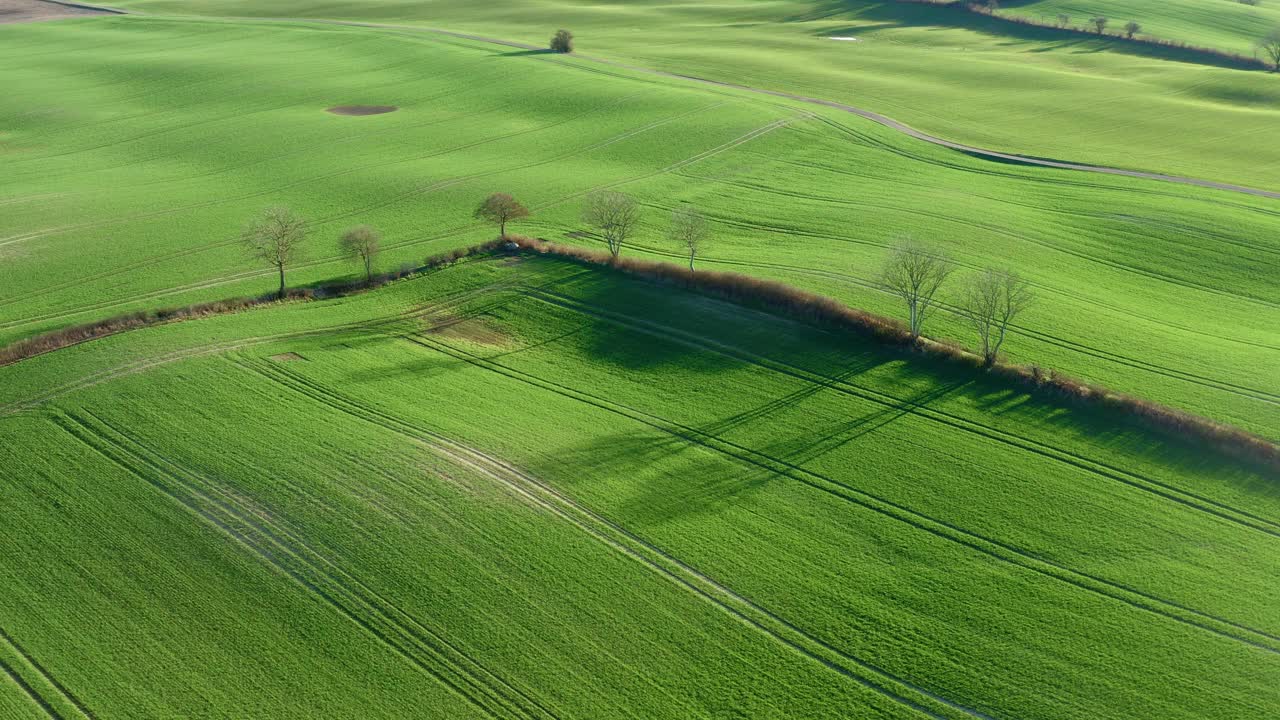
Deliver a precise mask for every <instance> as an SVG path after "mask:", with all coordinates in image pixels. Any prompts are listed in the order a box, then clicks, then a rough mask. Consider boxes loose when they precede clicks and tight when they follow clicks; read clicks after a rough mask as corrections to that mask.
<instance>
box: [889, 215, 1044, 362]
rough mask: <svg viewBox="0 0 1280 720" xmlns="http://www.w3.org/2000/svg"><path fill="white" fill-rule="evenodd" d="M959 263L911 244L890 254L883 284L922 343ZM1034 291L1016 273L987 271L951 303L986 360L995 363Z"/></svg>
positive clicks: (970, 283)
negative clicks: (903, 308)
mask: <svg viewBox="0 0 1280 720" xmlns="http://www.w3.org/2000/svg"><path fill="white" fill-rule="evenodd" d="M955 270H956V264H955V263H954V262H953V261H952V260H951V259H949V258H948V257H946V256H945V255H943V254H942V253H940V252H937V251H934V250H932V249H930V248H928V247H926V246H924V245H922V244H920V243H917V242H915V241H912V240H906V241H903V242H902V243H900V244H899V245H898V246H897V247H895V248H894V249H893V252H892V253H890V255H889V259H888V260H887V261H886V262H885V265H884V268H883V269H882V270H881V273H880V284H881V286H882V287H883V288H884V289H885V290H888V291H889V292H890V293H892V294H894V295H896V296H898V297H899V298H900V299H901V300H902V301H903V303H905V304H906V306H907V326H908V328H909V329H910V331H911V337H912V338H919V337H920V335H921V332H922V331H923V328H924V322H925V320H927V319H928V318H929V316H930V315H931V314H932V313H933V311H934V310H935V309H936V308H937V306H938V304H939V303H940V302H941V297H940V295H939V291H940V290H941V289H942V286H943V285H945V284H946V283H947V280H948V279H949V278H950V277H951V275H952V273H954V272H955ZM1033 297H1034V295H1033V294H1032V292H1031V286H1030V284H1028V283H1027V281H1026V280H1024V279H1022V278H1021V277H1020V276H1019V275H1018V274H1017V273H1015V272H1013V271H1011V270H1002V269H997V268H987V269H986V270H983V271H981V272H979V273H978V274H976V275H974V276H972V277H970V278H969V279H968V281H967V282H966V283H965V285H964V287H963V289H962V290H961V291H960V293H959V294H958V295H957V296H956V297H955V298H954V299H953V300H952V302H951V304H952V305H953V306H954V307H955V310H956V312H957V313H958V314H959V315H960V317H961V318H963V319H964V321H965V323H966V324H967V325H969V327H971V328H972V329H973V330H974V332H975V333H976V334H977V336H978V348H979V350H980V351H981V353H982V360H983V362H984V363H986V364H987V365H988V366H990V365H993V364H995V361H996V358H997V357H998V356H999V353H1000V347H1001V346H1002V345H1004V340H1005V336H1006V335H1007V334H1008V332H1009V326H1010V325H1011V324H1012V323H1013V319H1014V318H1016V317H1017V316H1018V315H1019V314H1021V313H1022V312H1023V311H1024V310H1026V309H1027V306H1028V305H1030V304H1031V301H1032V299H1033Z"/></svg>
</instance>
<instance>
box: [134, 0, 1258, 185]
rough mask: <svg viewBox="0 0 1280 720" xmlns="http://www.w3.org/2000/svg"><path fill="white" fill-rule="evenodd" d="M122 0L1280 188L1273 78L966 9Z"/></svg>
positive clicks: (580, 0) (753, 1)
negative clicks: (586, 58) (621, 70)
mask: <svg viewBox="0 0 1280 720" xmlns="http://www.w3.org/2000/svg"><path fill="white" fill-rule="evenodd" d="M1220 2H1221V3H1222V4H1224V5H1227V4H1228V0H1220ZM118 4H119V5H121V6H122V7H125V8H127V9H130V10H136V11H141V12H152V13H159V14H166V13H182V14H186V13H202V14H207V15H211V16H245V15H248V16H268V17H281V18H283V17H289V18H296V17H312V18H337V19H353V20H363V21H371V22H381V23H393V24H416V25H423V26H430V27H442V28H447V29H451V30H464V31H468V32H474V33H478V34H482V35H486V36H491V37H499V38H506V39H511V40H520V41H524V42H530V43H538V44H542V43H545V42H547V39H548V38H549V37H550V35H551V33H552V32H553V31H554V29H555V28H558V27H567V28H569V29H571V30H573V31H574V32H575V33H576V34H577V36H578V48H579V50H580V51H581V52H582V53H584V54H588V55H593V56H599V57H604V58H610V59H616V60H622V61H628V62H632V63H635V64H639V65H643V66H647V67H654V68H660V69H663V70H668V71H671V72H677V73H685V74H692V75H698V76H702V77H712V78H717V79H721V80H728V81H732V82H737V83H741V84H746V85H752V86H757V87H767V88H773V89H778V90H785V91H789V92H796V93H802V94H806V95H810V96H814V97H821V98H825V99H828V100H835V101H841V102H847V103H850V104H853V105H857V106H860V107H866V108H868V109H871V110H875V111H878V112H881V113H883V114H886V115H889V116H891V117H894V118H896V119H898V120H901V121H903V122H906V123H908V124H910V125H913V126H915V127H918V128H920V129H922V130H925V131H928V132H931V133H934V134H936V135H940V136H942V137H946V138H949V139H952V140H957V141H960V142H964V143H968V144H971V145H976V146H979V147H990V148H995V149H1000V150H1005V151H1010V152H1017V153H1022V154H1026V155H1033V156H1038V157H1050V158H1059V159H1066V160H1073V161H1078V162H1088V163H1093V164H1101V165H1110V166H1115V167H1125V168H1135V169H1142V170H1152V171H1157V172H1164V173H1172V174H1181V175H1188V176H1193V177H1202V178H1209V179H1213V180H1218V181H1223V182H1235V183H1237V184H1242V185H1251V186H1255V187H1262V188H1266V189H1272V190H1275V189H1280V174H1278V173H1277V172H1276V170H1275V168H1276V167H1277V166H1278V161H1280V150H1276V149H1275V148H1274V144H1273V143H1268V142H1266V139H1267V138H1268V137H1269V136H1270V135H1271V133H1272V129H1273V128H1274V127H1276V125H1277V123H1278V122H1280V81H1278V78H1277V77H1275V76H1273V75H1268V74H1266V73H1262V72H1245V71H1240V70H1230V69H1224V68H1217V67H1211V66H1207V65H1204V64H1202V62H1203V58H1195V59H1192V60H1190V61H1171V60H1170V59H1168V55H1169V53H1167V52H1165V51H1160V50H1151V49H1144V48H1142V47H1135V46H1133V45H1132V44H1129V43H1123V42H1115V41H1108V40H1097V39H1092V38H1087V37H1080V36H1078V35H1070V34H1063V33H1059V32H1057V31H1052V30H1044V29H1039V28H1030V27H1021V26H1017V25H1014V24H1012V23H1008V22H1004V21H1001V20H999V19H994V18H988V17H984V16H980V15H975V14H973V13H968V12H964V11H960V10H950V9H947V8H939V7H933V6H928V5H919V4H904V3H899V2H892V1H890V2H869V1H867V0H834V1H831V0H781V1H776V2H758V1H757V0H734V1H732V2H716V3H704V2H696V1H690V0H685V1H684V2H667V1H666V0H663V1H662V2H657V1H655V0H641V1H639V2H626V3H604V2H599V1H598V0H511V1H510V2H503V3H488V4H477V3H474V2H469V1H462V0H432V1H430V2H422V1H419V0H379V1H378V2H350V1H341V0H333V1H329V2H316V0H273V2H270V3H262V2H257V1H256V0H194V1H190V0H180V1H175V0H122V1H121V2H120V3H118ZM1264 6H1265V2H1264ZM1152 22H1155V18H1152ZM832 36H836V37H856V38H858V39H859V40H860V42H833V41H831V40H829V39H828V38H829V37H832Z"/></svg>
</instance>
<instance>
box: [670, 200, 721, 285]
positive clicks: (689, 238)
mask: <svg viewBox="0 0 1280 720" xmlns="http://www.w3.org/2000/svg"><path fill="white" fill-rule="evenodd" d="M669 234H670V237H671V240H672V241H673V242H675V243H676V244H677V245H679V246H680V248H681V249H683V250H684V252H685V253H686V254H688V256H689V271H690V272H693V260H694V258H696V257H697V256H698V253H699V252H701V251H702V245H703V243H704V242H706V240H707V236H708V235H710V234H711V228H710V226H708V225H707V218H706V217H704V216H703V214H702V213H700V212H698V211H697V210H695V209H694V208H691V207H687V206H686V207H682V208H680V209H678V210H676V211H675V212H673V213H671V230H670V231H669Z"/></svg>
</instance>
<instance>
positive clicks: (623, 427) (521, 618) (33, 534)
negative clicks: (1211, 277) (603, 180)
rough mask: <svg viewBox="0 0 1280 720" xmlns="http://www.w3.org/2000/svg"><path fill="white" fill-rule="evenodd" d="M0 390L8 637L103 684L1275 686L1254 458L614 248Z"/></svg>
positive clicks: (1183, 714)
mask: <svg viewBox="0 0 1280 720" xmlns="http://www.w3.org/2000/svg"><path fill="white" fill-rule="evenodd" d="M778 337H786V338H787V339H788V342H787V343H785V344H779V343H778V342H777V340H776V339H777V338H778ZM0 394H2V395H0V425H2V426H3V431H4V433H5V437H6V438H9V439H10V440H9V442H6V443H5V445H4V447H3V451H0V452H3V461H2V462H0V468H2V469H0V478H3V480H4V484H5V486H6V487H7V488H8V489H7V491H6V493H5V495H4V499H3V503H4V505H3V512H4V515H5V517H6V518H8V519H9V520H10V522H6V523H4V524H3V525H0V535H3V542H4V543H5V545H6V547H10V548H15V549H16V551H15V552H9V553H5V554H4V555H3V557H2V558H0V577H3V578H4V582H5V586H6V587H7V588H9V592H6V593H4V594H3V595H2V596H0V613H2V616H3V617H5V618H6V621H5V625H4V627H5V631H6V632H7V633H8V634H10V635H11V636H12V637H13V638H15V639H20V641H19V642H20V646H21V650H20V653H21V654H18V650H17V648H8V649H7V650H6V651H7V652H8V653H10V655H9V657H12V658H15V660H14V661H13V662H10V663H7V664H8V665H9V666H10V667H14V668H16V672H15V674H16V675H17V676H18V677H22V678H24V679H25V681H26V682H28V684H30V685H31V686H33V687H37V688H40V689H39V690H38V693H39V694H41V695H43V696H44V697H47V698H48V701H49V702H51V703H52V702H60V703H64V704H74V703H79V705H80V708H81V710H80V711H81V712H93V713H96V714H97V716H99V717H106V716H112V715H117V714H120V713H123V712H127V711H130V710H133V711H138V710H139V709H141V710H142V711H144V712H145V714H154V715H165V714H180V715H185V714H189V713H190V712H191V711H192V708H196V709H198V711H199V712H200V714H206V713H207V714H208V715H211V716H213V715H226V716H236V715H241V714H245V713H249V714H255V715H257V714H268V715H269V714H275V713H284V714H288V715H290V716H292V717H304V716H313V715H314V716H324V717H340V716H353V715H356V714H362V713H363V714H365V716H368V715H384V714H397V713H406V712H411V711H412V709H414V708H424V707H431V708H433V709H436V710H438V711H439V712H440V713H441V714H442V715H444V716H449V717H467V716H469V714H475V715H484V714H488V715H491V716H497V717H508V716H511V717H520V716H536V717H542V716H556V717H603V716H621V715H635V716H649V717H653V716H673V715H678V716H682V717H695V716H725V715H730V714H732V715H735V716H750V717H761V716H781V715H791V716H804V717H825V716H830V717H850V716H856V717H873V716H874V717H879V716H884V717H925V716H927V714H933V715H934V716H937V717H948V718H951V717H954V718H966V717H1019V718H1090V719H1096V718H1131V717H1152V716H1159V717H1165V718H1203V717H1217V718H1257V717H1262V716H1265V715H1266V714H1267V713H1268V711H1269V709H1274V708H1275V707H1277V704H1278V703H1280V695H1278V694H1277V688H1280V684H1278V683H1276V682H1275V680H1276V679H1277V677H1280V660H1277V653H1278V652H1280V612H1277V609H1276V606H1275V604H1274V603H1273V602H1271V597H1272V594H1273V593H1272V591H1273V589H1274V587H1275V583H1276V582H1277V579H1278V578H1277V577H1276V567H1277V563H1276V561H1277V559H1278V558H1277V550H1276V548H1277V545H1276V540H1277V536H1278V535H1280V496H1278V495H1277V493H1276V491H1275V486H1274V483H1273V482H1272V481H1271V480H1268V479H1267V478H1264V477H1261V476H1258V475H1255V474H1253V473H1252V472H1250V471H1248V470H1247V469H1245V468H1242V467H1239V466H1235V465H1232V464H1230V463H1226V462H1223V461H1219V460H1215V459H1213V458H1212V457H1207V456H1205V455H1204V454H1203V453H1200V452H1197V451H1195V450H1194V449H1192V448H1185V447H1180V446H1178V445H1177V444H1170V443H1169V442H1168V441H1164V440H1159V439H1156V438H1154V437H1150V436H1147V435H1145V434H1144V433H1143V432H1141V431H1140V430H1138V429H1136V428H1134V427H1129V426H1126V425H1123V424H1116V422H1115V421H1112V420H1108V419H1107V418H1105V417H1101V416H1097V415H1095V414H1091V413H1089V412H1087V411H1082V410H1078V409H1076V410H1073V409H1069V408H1066V407H1056V406H1053V405H1047V404H1044V403H1043V402H1041V401H1035V400H1032V399H1031V398H1028V397H1025V396H1020V395H1018V394H1015V393H1010V392H1008V391H1007V390H1006V389H1003V388H1001V387H1000V386H999V384H998V383H995V382H988V381H986V380H983V379H982V378H981V377H979V376H975V375H973V374H972V373H971V372H961V371H958V370H955V369H950V370H949V369H947V368H945V367H935V366H931V365H928V364H922V363H921V362H920V361H919V360H917V359H910V360H907V359H904V358H902V357H898V356H895V355H893V354H886V353H885V352H883V351H880V350H877V349H876V348H875V347H871V346H866V345H864V344H861V343H860V342H858V341H855V340H851V339H849V338H848V337H842V336H838V335H833V334H830V333H828V332H825V331H821V330H817V329H812V328H808V327H806V326H803V325H797V324H795V323H793V322H790V321H786V320H782V319H779V318H776V317H773V316H769V315H763V314H760V313H758V312H754V311H749V310H744V309H742V308H740V307H736V306H733V305H729V304H725V303H722V302H718V301H712V300H709V299H706V298H702V297H699V296H696V295H691V294H688V293H683V292H679V291H674V290H672V289H671V288H669V287H663V286H656V285H650V284H646V283H643V282H640V281H635V280H627V279H623V278H621V277H620V276H617V275H614V274H612V273H610V272H608V271H603V270H589V269H584V268H581V267H580V266H577V265H573V264H570V263H567V262H565V261H559V260H552V259H541V258H530V259H526V260H523V261H511V260H504V259H494V260H482V261H474V262H470V263H464V264H462V265H459V266H455V267H452V268H448V269H444V270H441V271H438V272H435V273H432V274H429V275H427V276H425V277H423V278H422V279H418V280H412V281H404V282H400V283H397V284H395V285H393V286H390V287H389V288H387V289H384V290H380V291H377V292H374V293H369V294H365V295H361V296H356V297H352V298H347V299H344V300H340V301H326V302H318V303H310V304H294V305H286V306H279V307H275V308H265V309H259V310H254V311H251V312H247V313H243V314H238V315H232V316H223V317H216V318H211V319H207V320H201V321H194V322H188V323H182V324H177V325H169V326H162V327H159V328H154V329H148V330H143V331H137V332H134V333H126V334H124V335H118V336H114V337H111V338H107V339H104V340H100V341H96V342H94V343H89V344H86V345H82V346H78V347H75V348H71V349H68V350H65V351H60V352H58V353H54V354H52V355H47V356H42V357H39V358H35V359H32V360H28V361H24V362H22V363H18V364H16V365H11V366H8V367H6V368H0ZM712 398H714V399H715V401H714V402H709V400H710V399H712ZM247 438H248V439H250V440H249V441H248V442H246V439H247ZM36 458H38V460H37V459H36ZM976 498H982V499H983V500H982V502H975V499H976ZM159 537H163V538H165V541H164V542H162V543H157V542H155V538H159ZM1224 567H1230V568H1231V571H1230V573H1229V574H1224V572H1223V568H1224ZM1228 578H1229V579H1228ZM37 607H38V608H39V609H40V610H39V611H36V610H35V608H37ZM148 608H155V609H156V610H155V611H149V610H147V609H148ZM86 616H89V617H94V618H96V619H97V620H96V622H94V623H93V624H91V625H85V624H84V623H83V621H82V618H84V617H86ZM126 638H127V639H126ZM4 647H5V646H2V645H0V649H2V648H4ZM175 654H180V655H181V660H180V661H178V660H177V658H176V657H175ZM33 663H39V667H40V668H41V670H40V671H39V672H37V671H35V670H34V669H33V667H34V665H33ZM175 668H176V669H175ZM122 676H128V677H131V678H133V679H134V680H133V681H132V682H129V683H121V682H118V681H117V679H118V678H119V677H122ZM46 678H48V679H56V680H57V682H58V683H59V685H60V689H58V688H57V687H54V688H53V689H50V687H49V686H50V682H51V680H46ZM42 683H43V684H42ZM14 696H15V694H14V693H12V692H10V693H9V697H10V701H11V702H16V701H14V700H13V697H14ZM0 697H5V696H4V695H0ZM67 716H75V712H71V711H69V712H68V715H67Z"/></svg>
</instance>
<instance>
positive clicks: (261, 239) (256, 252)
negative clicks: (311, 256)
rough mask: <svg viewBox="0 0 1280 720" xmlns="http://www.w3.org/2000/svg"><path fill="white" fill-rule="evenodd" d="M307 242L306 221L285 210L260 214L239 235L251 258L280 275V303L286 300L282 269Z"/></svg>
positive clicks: (274, 209)
mask: <svg viewBox="0 0 1280 720" xmlns="http://www.w3.org/2000/svg"><path fill="white" fill-rule="evenodd" d="M306 240H307V223H306V221H305V220H303V219H302V218H300V217H298V216H297V215H295V214H294V213H293V211H292V210H290V209H288V208H284V207H273V208H268V209H266V210H263V211H262V214H261V215H260V216H258V218H257V219H256V220H254V221H253V222H251V223H249V225H248V227H246V228H245V230H244V233H243V234H242V235H241V242H242V243H243V244H244V247H245V250H246V251H247V252H248V254H249V256H250V257H252V258H253V259H255V260H260V261H262V262H264V263H266V264H268V265H270V266H271V267H274V268H275V269H276V271H277V272H279V273H280V298H281V299H284V296H285V284H284V271H285V268H287V267H288V266H289V265H290V264H291V263H292V262H293V261H294V260H295V259H297V256H298V254H299V251H300V250H301V246H302V244H303V243H304V242H306Z"/></svg>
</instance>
